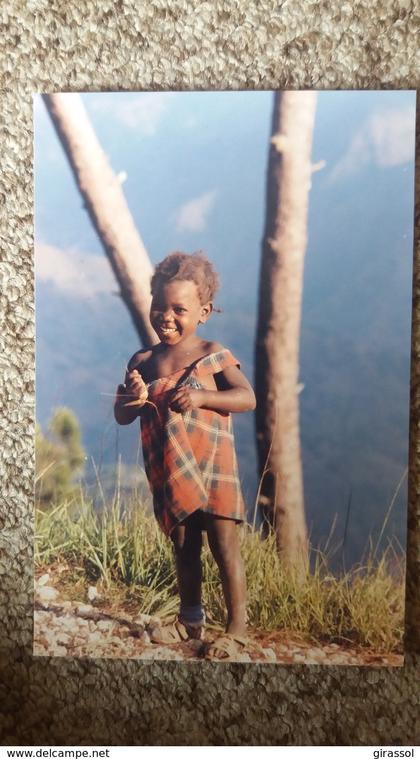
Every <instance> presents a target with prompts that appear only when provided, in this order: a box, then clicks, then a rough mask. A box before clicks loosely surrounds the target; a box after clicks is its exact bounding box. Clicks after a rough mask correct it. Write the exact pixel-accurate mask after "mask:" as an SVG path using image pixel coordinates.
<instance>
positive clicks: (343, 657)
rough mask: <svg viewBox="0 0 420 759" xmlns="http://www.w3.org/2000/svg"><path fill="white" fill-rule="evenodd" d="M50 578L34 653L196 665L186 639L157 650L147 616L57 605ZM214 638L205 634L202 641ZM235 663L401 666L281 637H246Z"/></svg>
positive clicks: (193, 646) (194, 644)
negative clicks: (246, 639) (245, 649)
mask: <svg viewBox="0 0 420 759" xmlns="http://www.w3.org/2000/svg"><path fill="white" fill-rule="evenodd" d="M50 581H51V578H50V576H49V575H48V574H44V575H42V576H41V577H40V578H38V579H37V581H36V583H35V611H34V654H35V655H36V656H74V657H79V656H83V657H86V656H87V657H95V658H98V657H100V658H107V657H108V658H124V659H126V658H129V659H139V660H157V659H159V660H172V661H174V660H175V661H188V660H194V661H199V660H202V658H203V648H204V647H203V643H202V642H201V641H197V640H189V641H186V642H183V643H176V644H171V645H157V644H155V643H152V642H151V640H150V633H151V631H152V629H153V628H154V627H155V626H156V624H157V622H158V620H157V619H156V618H153V617H150V616H148V615H145V614H138V615H136V616H133V615H131V614H129V613H127V612H121V611H120V610H116V609H115V608H112V607H107V606H105V605H103V604H102V605H101V607H100V608H98V607H97V606H95V605H94V599H93V601H92V603H82V602H77V601H68V600H61V599H60V594H59V591H58V590H57V589H56V588H54V587H53V586H52V585H51V584H50ZM214 637H215V634H214V633H213V634H212V633H211V632H206V640H207V641H210V640H212V639H214ZM236 661H240V662H252V661H255V662H265V663H270V662H271V663H281V664H318V665H319V664H323V665H326V664H336V665H337V664H344V665H353V666H355V665H358V666H361V665H362V666H399V665H401V664H403V657H402V656H400V655H397V654H387V655H383V656H382V655H378V654H377V653H375V652H373V651H369V650H367V649H356V648H344V647H342V646H339V645H338V644H335V643H330V644H325V645H323V644H316V645H314V644H311V643H308V642H306V641H303V640H301V639H299V638H298V637H296V636H295V637H292V638H291V637H290V636H288V635H287V634H286V633H285V632H281V633H278V632H275V633H262V632H259V631H258V632H252V631H251V632H250V642H249V646H248V647H247V651H246V652H244V653H241V654H240V655H238V657H237V659H236Z"/></svg>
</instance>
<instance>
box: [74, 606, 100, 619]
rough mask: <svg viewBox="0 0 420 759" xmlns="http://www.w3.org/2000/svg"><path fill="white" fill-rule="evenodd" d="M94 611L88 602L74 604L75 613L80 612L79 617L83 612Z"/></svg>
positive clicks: (90, 612)
mask: <svg viewBox="0 0 420 759" xmlns="http://www.w3.org/2000/svg"><path fill="white" fill-rule="evenodd" d="M94 611H95V610H94V608H93V606H91V605H90V604H78V605H77V606H76V612H77V614H80V616H81V617H83V615H84V614H92V612H94Z"/></svg>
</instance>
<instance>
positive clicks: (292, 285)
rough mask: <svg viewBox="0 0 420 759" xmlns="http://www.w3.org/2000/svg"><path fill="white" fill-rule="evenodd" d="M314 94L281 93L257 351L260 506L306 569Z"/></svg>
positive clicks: (286, 553) (286, 549)
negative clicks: (306, 326)
mask: <svg viewBox="0 0 420 759" xmlns="http://www.w3.org/2000/svg"><path fill="white" fill-rule="evenodd" d="M315 107H316V94H315V93H313V92H305V93H303V92H301V93H298V92H286V93H283V94H282V93H276V95H275V100H274V111H273V124H272V138H271V147H270V155H269V166H268V176H267V200H266V202H267V210H266V228H265V235H264V240H263V252H262V261H261V273H260V292H259V320H258V328H257V344H256V394H257V401H258V402H257V414H256V423H257V444H258V456H259V470H260V478H261V479H260V492H259V499H258V503H259V506H260V507H261V508H262V513H263V516H264V524H263V533H264V534H265V535H267V532H268V530H269V529H270V526H271V527H273V528H274V530H275V535H276V541H277V546H278V549H279V551H280V553H281V555H282V556H283V558H284V559H285V562H286V563H287V564H288V565H290V566H295V567H300V568H301V567H302V565H306V563H307V557H308V539H307V531H306V522H305V510H304V496H303V479H302V462H301V452H300V434H299V385H298V380H299V337H300V321H301V302H302V287H303V263H304V254H305V248H306V242H307V211H308V193H309V188H310V179H311V162H310V156H311V146H312V132H313V125H314V118H315Z"/></svg>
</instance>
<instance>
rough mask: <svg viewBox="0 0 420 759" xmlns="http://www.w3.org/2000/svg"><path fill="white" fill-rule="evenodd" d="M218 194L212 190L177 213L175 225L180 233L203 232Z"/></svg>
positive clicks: (185, 204)
mask: <svg viewBox="0 0 420 759" xmlns="http://www.w3.org/2000/svg"><path fill="white" fill-rule="evenodd" d="M216 195H217V192H216V190H210V191H209V192H205V193H204V194H203V195H199V196H198V197H197V198H192V200H189V201H188V202H187V203H184V205H182V206H181V207H180V208H178V210H177V211H175V223H176V228H177V231H178V232H202V231H203V229H205V227H206V224H207V217H208V215H209V213H210V212H211V210H212V208H213V206H214V203H215V200H216Z"/></svg>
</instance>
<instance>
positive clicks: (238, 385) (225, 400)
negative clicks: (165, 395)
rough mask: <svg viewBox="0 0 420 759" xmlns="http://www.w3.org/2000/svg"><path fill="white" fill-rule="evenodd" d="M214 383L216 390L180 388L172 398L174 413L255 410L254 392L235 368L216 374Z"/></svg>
mask: <svg viewBox="0 0 420 759" xmlns="http://www.w3.org/2000/svg"><path fill="white" fill-rule="evenodd" d="M215 381H216V384H217V387H218V389H217V390H207V389H204V388H203V389H201V388H200V389H199V390H194V389H193V388H190V387H188V386H187V385H184V386H182V387H180V388H179V389H178V390H177V391H176V392H175V393H174V396H173V398H172V402H171V406H172V408H174V409H175V410H176V411H188V410H190V409H192V408H208V409H211V410H212V411H222V412H223V411H224V412H225V413H229V412H233V413H234V412H240V411H252V410H253V409H254V408H255V406H256V400H255V395H254V391H253V389H252V387H251V385H250V384H249V382H248V380H247V379H246V377H245V376H244V375H243V374H242V372H241V370H240V369H239V368H238V367H237V366H229V367H228V368H227V369H224V370H223V372H218V373H217V374H216V375H215Z"/></svg>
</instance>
